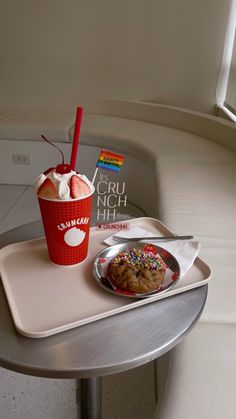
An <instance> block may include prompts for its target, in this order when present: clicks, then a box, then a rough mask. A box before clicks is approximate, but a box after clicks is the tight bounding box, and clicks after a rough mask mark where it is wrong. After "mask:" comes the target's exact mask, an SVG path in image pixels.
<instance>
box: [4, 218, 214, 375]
mask: <svg viewBox="0 0 236 419" xmlns="http://www.w3.org/2000/svg"><path fill="white" fill-rule="evenodd" d="M42 236H44V232H43V227H42V224H41V221H36V222H33V223H30V224H26V225H23V226H20V227H17V228H15V229H13V230H10V231H9V232H6V233H4V234H2V235H1V236H0V247H3V246H6V245H8V244H11V243H15V242H19V241H23V240H30V239H33V238H38V237H42ZM206 297H207V285H204V286H201V287H199V288H195V289H193V290H191V291H187V292H184V293H182V294H178V295H175V296H172V297H168V298H165V299H162V300H159V301H157V302H153V303H150V304H147V305H144V306H141V307H138V308H135V309H132V310H130V311H126V312H124V313H121V314H117V315H114V316H111V317H109V318H106V319H102V320H99V321H96V322H93V323H89V324H87V325H84V326H80V327H77V328H75V329H72V330H69V331H66V332H62V333H59V334H57V335H54V336H50V337H47V338H43V339H31V338H27V337H24V336H22V335H20V334H19V333H18V332H17V331H16V329H15V326H14V323H13V320H12V317H11V313H10V311H9V307H8V303H7V300H6V297H5V292H4V289H3V287H2V284H0V313H1V315H0V341H1V345H0V365H1V366H2V367H4V368H7V369H10V370H14V371H18V372H21V373H23V374H29V375H34V376H40V377H51V378H53V377H54V378H89V377H95V376H103V375H108V374H113V373H118V372H122V371H125V370H128V369H131V368H134V367H137V366H139V365H142V364H144V363H146V362H148V361H151V360H153V359H155V358H158V357H159V356H161V355H163V354H164V353H165V352H167V351H169V350H170V349H171V348H173V347H174V346H175V345H176V344H177V343H178V342H179V341H180V340H181V339H182V338H183V337H184V336H185V335H186V334H187V333H188V332H189V331H190V330H191V328H192V327H193V326H194V324H195V323H196V322H197V320H198V319H199V317H200V315H201V312H202V310H203V307H204V304H205V301H206Z"/></svg>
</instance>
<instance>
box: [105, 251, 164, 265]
mask: <svg viewBox="0 0 236 419" xmlns="http://www.w3.org/2000/svg"><path fill="white" fill-rule="evenodd" d="M113 262H114V263H119V264H120V265H123V264H128V265H133V266H134V265H135V266H136V267H139V268H140V269H145V268H148V269H153V270H166V269H167V268H168V266H167V265H166V264H165V262H164V261H163V260H162V258H161V257H160V255H159V254H158V253H157V254H154V253H152V252H145V251H143V250H142V249H131V250H128V251H124V252H122V253H120V254H119V255H118V256H116V257H115V258H114V260H113Z"/></svg>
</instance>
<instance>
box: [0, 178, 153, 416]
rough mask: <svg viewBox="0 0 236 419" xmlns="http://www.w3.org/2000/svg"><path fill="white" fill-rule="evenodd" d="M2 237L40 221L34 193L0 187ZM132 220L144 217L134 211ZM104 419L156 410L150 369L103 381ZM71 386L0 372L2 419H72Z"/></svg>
mask: <svg viewBox="0 0 236 419" xmlns="http://www.w3.org/2000/svg"><path fill="white" fill-rule="evenodd" d="M0 196H1V197H4V200H3V199H2V200H1V206H0V234H1V233H4V232H5V231H8V230H10V229H11V228H14V227H17V226H19V225H22V224H25V223H27V222H32V221H35V220H38V219H39V218H40V214H39V210H38V203H37V200H36V198H35V195H34V193H33V188H32V187H27V186H14V185H0ZM127 213H129V214H131V215H132V216H142V215H145V214H143V213H142V211H141V210H140V209H138V208H136V207H134V206H132V205H130V206H129V207H128V208H127ZM102 387H103V392H102V412H103V414H102V418H103V419H130V418H132V419H151V418H152V414H153V411H154V407H155V396H154V393H155V392H154V363H153V362H151V363H148V364H145V365H143V366H142V367H139V368H135V369H133V370H130V371H127V372H124V373H121V374H116V375H112V376H107V377H104V378H103V381H102ZM76 417H77V409H76V396H75V382H74V381H73V380H54V379H42V378H36V377H30V376H25V375H22V374H18V373H14V372H11V371H7V370H5V369H0V418H1V419H31V418H34V419H75V418H76Z"/></svg>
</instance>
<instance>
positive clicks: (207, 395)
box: [154, 323, 236, 419]
mask: <svg viewBox="0 0 236 419" xmlns="http://www.w3.org/2000/svg"><path fill="white" fill-rule="evenodd" d="M235 333H236V325H228V324H214V323H210V324H209V323H200V324H198V325H197V326H196V327H195V328H194V329H193V330H192V332H191V333H190V334H189V335H188V336H187V337H186V338H185V339H184V341H183V342H181V343H180V344H179V345H178V346H177V347H176V348H174V349H173V350H172V351H171V353H170V361H169V373H168V377H167V382H166V386H165V388H164V389H162V391H163V397H162V400H161V402H160V405H159V404H158V405H157V409H156V413H155V415H154V417H155V419H189V418H191V419H211V418H212V419H223V418H225V419H226V418H227V419H235V371H236V357H235V353H236V339H235ZM161 384H162V383H160V385H161Z"/></svg>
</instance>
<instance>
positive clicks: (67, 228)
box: [38, 189, 94, 266]
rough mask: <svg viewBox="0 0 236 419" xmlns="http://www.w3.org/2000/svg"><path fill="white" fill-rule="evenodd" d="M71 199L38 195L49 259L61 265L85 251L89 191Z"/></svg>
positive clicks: (79, 258) (77, 259) (75, 260)
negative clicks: (87, 194) (82, 196)
mask: <svg viewBox="0 0 236 419" xmlns="http://www.w3.org/2000/svg"><path fill="white" fill-rule="evenodd" d="M93 192H94V189H93V191H92V192H91V194H90V195H89V196H86V197H85V198H80V199H73V200H56V199H55V200H51V199H47V198H41V197H38V200H39V206H40V210H41V215H42V220H43V226H44V231H45V236H46V241H47V247H48V253H49V258H50V260H51V261H52V262H53V263H55V264H57V265H62V266H69V265H75V264H77V263H80V262H82V261H83V260H84V259H85V258H86V257H87V253H88V243H89V231H90V219H91V214H92V195H93Z"/></svg>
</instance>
